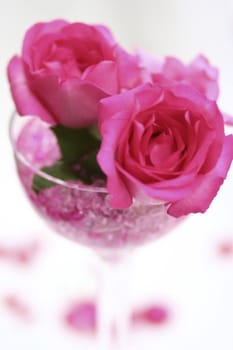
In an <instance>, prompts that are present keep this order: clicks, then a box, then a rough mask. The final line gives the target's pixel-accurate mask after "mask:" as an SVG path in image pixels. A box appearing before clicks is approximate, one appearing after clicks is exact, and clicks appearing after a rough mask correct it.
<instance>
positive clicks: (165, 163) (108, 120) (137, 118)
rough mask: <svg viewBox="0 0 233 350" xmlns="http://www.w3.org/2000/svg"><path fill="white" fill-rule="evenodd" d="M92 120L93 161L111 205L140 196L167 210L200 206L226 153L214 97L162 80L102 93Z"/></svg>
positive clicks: (214, 186) (224, 168)
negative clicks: (95, 136) (95, 125)
mask: <svg viewBox="0 0 233 350" xmlns="http://www.w3.org/2000/svg"><path fill="white" fill-rule="evenodd" d="M99 127H100V132H101V135H102V144H101V148H100V151H99V154H98V162H99V164H100V166H101V168H102V170H103V172H104V173H105V174H106V176H107V188H108V191H109V193H110V204H111V205H112V206H113V207H115V208H127V207H129V206H130V205H131V204H132V200H133V199H134V198H139V199H140V198H141V196H142V195H143V196H147V198H148V197H149V198H153V199H156V200H160V201H164V202H165V203H166V204H167V205H168V213H169V214H170V215H172V216H175V217H179V216H182V215H186V214H189V213H191V212H193V213H195V212H204V211H205V210H206V209H207V208H208V207H209V205H210V203H211V201H212V200H213V198H214V197H215V195H216V194H217V191H218V189H219V187H220V186H221V184H222V183H223V181H224V179H225V177H226V175H227V172H228V169H229V167H230V164H231V161H232V158H233V136H232V135H230V136H225V135H224V124H223V118H222V115H221V113H220V111H219V109H218V107H217V105H216V103H215V102H214V101H211V100H209V99H207V98H206V97H205V96H204V95H202V94H200V93H199V92H198V91H197V90H196V89H193V88H192V87H190V86H189V85H186V84H174V83H172V84H171V83H170V82H168V81H165V80H164V82H163V83H161V84H145V85H143V86H140V87H138V88H135V89H133V90H131V91H128V92H125V93H123V94H121V95H116V96H113V97H109V98H106V99H103V100H102V101H101V109H100V122H99Z"/></svg>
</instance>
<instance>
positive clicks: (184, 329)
mask: <svg viewBox="0 0 233 350" xmlns="http://www.w3.org/2000/svg"><path fill="white" fill-rule="evenodd" d="M54 18H65V19H67V20H70V21H84V22H85V21H86V22H88V23H100V22H101V23H104V24H106V25H108V26H109V27H110V28H111V29H112V30H113V32H114V33H115V36H116V38H117V39H118V40H119V41H120V42H121V43H122V44H123V45H124V46H125V47H126V48H128V49H131V48H132V49H133V48H135V47H138V46H139V47H142V48H144V49H146V50H147V51H149V52H151V53H153V54H156V55H164V54H166V55H168V54H169V55H176V56H178V57H180V58H181V59H184V60H187V61H188V60H191V59H192V58H193V57H194V56H195V55H196V54H198V53H200V52H201V53H203V54H205V55H206V56H207V57H209V59H210V61H211V62H212V63H213V64H214V65H216V66H218V67H219V69H220V73H221V75H220V86H221V98H220V101H219V103H220V106H221V108H222V109H224V110H225V111H227V112H229V113H231V112H232V113H233V98H232V96H233V3H232V2H231V0H228V1H227V0H221V1H220V0H212V1H211V0H204V1H201V0H196V1H191V0H186V1H185V0H177V1H176V0H174V1H172V0H164V1H162V0H157V1H156V0H154V1H153V0H143V1H142V0H141V1H140V0H135V1H133V0H118V1H113V0H98V1H94V0H93V1H91V0H85V1H81V0H73V1H71V0H63V1H62V0H60V1H59V0H56V1H52V0H51V1H48V0H46V1H45V0H37V1H34V0H7V1H3V0H0V245H9V246H12V245H15V244H21V245H22V244H24V243H27V242H28V241H31V240H33V239H37V240H39V241H40V242H41V244H42V246H43V250H42V251H41V253H40V254H39V257H38V258H37V259H36V261H35V262H34V264H33V265H32V266H29V267H25V268H22V267H19V266H15V265H13V264H12V265H9V264H8V263H6V262H5V261H3V260H1V259H0V348H1V349H4V350H13V349H16V348H17V349H24V350H29V349H34V350H42V349H43V350H50V349H55V348H56V349H58V350H60V349H66V350H73V349H84V348H85V349H89V348H90V349H94V348H95V344H94V341H93V339H85V338H84V337H80V336H78V335H76V334H73V333H70V332H69V331H67V330H66V329H65V328H64V327H63V325H62V322H61V315H62V313H63V311H64V309H65V306H66V304H67V303H68V302H69V301H70V300H73V299H75V298H76V299H81V298H83V297H88V296H91V297H93V296H94V295H95V272H94V269H93V268H91V267H90V254H89V253H88V251H87V250H86V249H84V248H82V247H77V246H76V245H74V244H73V243H70V242H67V241H65V240H64V239H62V238H60V237H58V236H56V235H53V234H50V231H49V229H48V228H47V227H46V226H45V224H44V223H42V222H41V220H40V219H39V218H38V217H37V216H36V214H35V213H34V211H33V210H32V209H31V208H30V205H29V203H28V202H27V200H26V198H25V197H24V195H23V193H22V190H21V188H20V185H19V183H18V180H17V177H16V174H15V169H14V163H13V158H12V154H11V148H10V144H9V140H8V130H7V125H8V122H9V117H10V114H11V112H12V110H13V108H14V107H13V102H12V100H11V97H10V94H9V89H8V83H7V79H6V65H7V62H8V60H9V58H10V57H11V56H12V55H13V54H15V53H17V52H20V46H21V41H22V38H23V35H24V32H25V30H26V29H27V28H28V27H29V26H30V25H31V24H33V23H35V22H38V21H41V20H50V19H54ZM232 176H233V174H232V172H231V174H229V178H228V180H227V181H226V182H225V184H224V186H223V187H222V189H221V191H220V193H219V195H218V198H217V199H216V200H215V201H214V203H213V205H212V206H211V208H210V210H209V211H208V213H206V214H205V215H195V216H193V217H191V218H190V219H188V220H187V222H186V223H185V224H184V226H183V227H182V228H180V229H179V230H176V231H175V232H173V233H171V234H170V235H168V236H167V237H165V238H163V239H162V240H161V241H158V242H155V243H154V244H151V245H150V246H148V247H146V248H142V249H141V250H140V251H139V252H138V253H137V254H135V259H134V268H133V271H132V284H133V287H134V288H133V301H134V303H135V306H137V305H139V304H141V303H147V302H154V303H156V304H159V303H163V304H165V305H167V306H168V307H169V309H171V310H172V315H173V317H172V319H171V321H170V322H169V323H168V324H165V325H164V326H161V327H157V328H156V327H154V328H153V329H150V330H144V331H143V332H142V331H141V332H137V333H135V334H134V336H133V340H132V343H133V345H132V349H135V350H141V349H148V350H150V349H159V350H165V349H166V350H168V349H169V350H170V349H172V350H187V349H188V350H197V349H198V350H207V349H211V350H220V349H221V350H232V349H233V300H232V295H233V257H232V256H229V257H222V256H220V255H219V254H218V245H219V243H221V242H224V241H225V240H227V241H228V240H230V241H231V242H232V241H233V222H232V196H233V185H232V183H233V182H232ZM85 256H87V257H88V258H87V259H86V258H85ZM9 294H13V295H17V296H18V297H19V298H22V299H23V300H25V301H26V302H27V303H28V305H30V306H31V307H33V322H32V323H29V324H27V323H25V322H22V320H20V319H18V318H17V317H14V315H13V314H11V313H10V312H9V310H8V309H7V308H6V307H5V305H4V302H3V300H4V298H5V297H6V296H7V295H9Z"/></svg>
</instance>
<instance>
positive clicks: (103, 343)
mask: <svg viewBox="0 0 233 350" xmlns="http://www.w3.org/2000/svg"><path fill="white" fill-rule="evenodd" d="M100 265H101V266H100V276H99V279H100V280H99V291H98V300H97V337H98V349H99V350H112V349H117V350H126V349H127V348H128V346H127V344H128V336H129V328H130V314H131V305H130V300H131V299H130V283H129V276H130V271H129V270H130V261H129V258H122V257H121V258H120V259H117V261H109V260H102V261H101V262H100Z"/></svg>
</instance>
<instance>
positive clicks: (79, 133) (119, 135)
mask: <svg viewBox="0 0 233 350" xmlns="http://www.w3.org/2000/svg"><path fill="white" fill-rule="evenodd" d="M8 77H9V81H10V84H11V91H12V96H13V99H14V101H15V104H16V108H17V111H18V113H19V114H20V115H30V116H36V117H38V118H41V119H42V120H43V121H45V122H47V123H49V124H50V125H51V130H52V131H53V133H54V134H55V136H56V138H57V141H58V144H59V147H60V151H61V159H59V160H58V161H57V162H56V163H55V164H53V165H52V166H49V167H46V168H43V171H44V172H47V173H48V174H50V175H56V177H58V178H60V179H63V180H77V181H82V182H84V183H87V184H92V183H93V182H94V181H95V180H96V179H102V181H104V183H105V182H106V187H107V190H108V192H109V194H110V205H111V206H112V207H113V208H121V209H123V208H128V207H130V206H131V204H132V202H133V200H134V199H139V200H143V201H146V200H147V199H148V198H149V200H151V199H153V200H155V202H156V201H159V202H164V203H166V205H167V211H168V213H169V214H170V215H172V216H175V217H180V216H182V215H186V214H189V213H192V212H193V213H194V212H204V211H205V210H206V209H207V208H208V207H209V205H210V203H211V201H212V200H213V198H214V197H215V195H216V194H217V192H218V190H219V187H220V186H221V184H222V183H223V181H224V179H225V178H226V175H227V172H228V170H229V167H230V165H231V162H232V159H233V136H232V135H228V136H225V133H224V119H223V115H222V113H221V112H220V110H219V108H218V106H217V103H216V100H217V98H218V90H219V89H218V82H217V79H218V72H217V70H216V69H215V68H213V67H211V66H210V65H209V63H208V61H207V59H206V58H204V57H203V56H198V57H197V58H196V59H195V60H194V61H193V62H191V63H190V64H188V65H185V64H183V63H182V62H180V61H179V60H178V59H176V58H173V57H167V58H164V59H162V60H158V59H156V58H153V57H151V56H149V55H146V54H144V53H142V52H140V51H138V52H137V53H136V54H130V53H128V52H126V51H125V50H124V49H123V48H122V47H121V46H120V45H119V44H118V43H117V42H116V41H115V39H114V38H113V36H112V34H111V33H110V31H109V30H108V29H107V28H106V27H105V26H102V25H87V24H84V23H68V22H66V21H64V20H55V21H52V22H48V23H38V24H36V25H34V26H33V27H31V28H30V29H29V30H28V31H27V33H26V35H25V38H24V42H23V48H22V54H21V56H14V57H13V58H12V59H11V61H10V62H9V66H8ZM51 185H52V183H49V181H47V182H45V181H43V179H42V178H40V176H38V175H36V176H35V178H34V181H33V187H34V190H35V191H36V192H40V191H43V189H44V188H46V187H49V186H51Z"/></svg>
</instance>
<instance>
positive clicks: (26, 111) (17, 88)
mask: <svg viewBox="0 0 233 350" xmlns="http://www.w3.org/2000/svg"><path fill="white" fill-rule="evenodd" d="M8 79H9V81H10V85H11V92H12V95H13V98H14V101H15V104H16V108H17V111H18V113H19V114H20V115H31V116H40V117H41V119H42V120H44V121H45V122H48V123H49V124H54V123H55V120H54V118H53V115H51V114H50V113H49V112H48V111H47V109H46V108H45V106H44V105H43V104H41V103H40V100H38V98H37V97H35V95H34V94H33V92H32V91H31V89H30V87H29V86H28V82H27V79H26V77H25V70H24V65H23V62H22V60H21V59H20V58H19V57H17V56H14V57H13V58H12V59H11V60H10V62H9V65H8Z"/></svg>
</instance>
